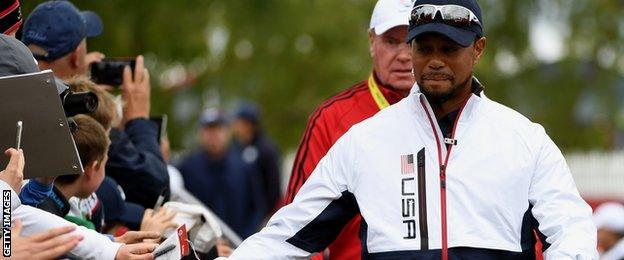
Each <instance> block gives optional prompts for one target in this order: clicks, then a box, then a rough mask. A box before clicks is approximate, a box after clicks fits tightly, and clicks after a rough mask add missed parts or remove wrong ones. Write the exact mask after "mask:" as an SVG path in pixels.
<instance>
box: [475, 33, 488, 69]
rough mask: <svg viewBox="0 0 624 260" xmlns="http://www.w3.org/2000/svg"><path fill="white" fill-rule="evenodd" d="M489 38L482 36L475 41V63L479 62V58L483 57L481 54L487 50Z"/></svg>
mask: <svg viewBox="0 0 624 260" xmlns="http://www.w3.org/2000/svg"><path fill="white" fill-rule="evenodd" d="M486 42H487V39H486V38H485V37H481V38H479V39H478V40H476V41H475V43H474V64H477V62H478V61H479V59H481V55H483V53H484V52H485V45H486Z"/></svg>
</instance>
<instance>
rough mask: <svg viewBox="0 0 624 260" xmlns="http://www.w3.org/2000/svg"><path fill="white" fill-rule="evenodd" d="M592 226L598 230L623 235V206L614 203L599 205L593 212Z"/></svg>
mask: <svg viewBox="0 0 624 260" xmlns="http://www.w3.org/2000/svg"><path fill="white" fill-rule="evenodd" d="M593 218H594V224H596V227H597V228H598V229H601V228H604V229H609V230H611V231H614V232H618V233H624V205H622V204H620V203H615V202H606V203H603V204H601V205H600V206H599V207H598V208H596V210H595V211H594V217H593Z"/></svg>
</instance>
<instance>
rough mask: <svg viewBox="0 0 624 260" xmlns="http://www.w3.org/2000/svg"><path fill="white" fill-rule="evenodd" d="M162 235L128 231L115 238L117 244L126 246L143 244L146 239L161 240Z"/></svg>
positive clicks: (151, 232) (150, 232)
mask: <svg viewBox="0 0 624 260" xmlns="http://www.w3.org/2000/svg"><path fill="white" fill-rule="evenodd" d="M161 236H162V235H161V234H160V233H158V232H155V231H128V232H126V233H124V234H123V235H121V236H118V237H115V242H117V243H124V244H136V243H142V242H143V240H144V239H160V237H161Z"/></svg>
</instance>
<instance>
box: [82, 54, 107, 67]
mask: <svg viewBox="0 0 624 260" xmlns="http://www.w3.org/2000/svg"><path fill="white" fill-rule="evenodd" d="M102 59H104V54H103V53H101V52H98V51H93V52H89V53H87V55H85V64H87V66H90V65H91V63H96V62H101V61H102Z"/></svg>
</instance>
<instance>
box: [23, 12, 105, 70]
mask: <svg viewBox="0 0 624 260" xmlns="http://www.w3.org/2000/svg"><path fill="white" fill-rule="evenodd" d="M50 25H54V26H50ZM102 29H103V26H102V21H101V20H100V17H99V16H98V15H97V14H95V13H94V12H91V11H79V10H78V9H77V8H76V7H75V6H74V5H72V4H71V3H70V2H68V1H48V2H44V3H42V4H40V5H38V6H37V7H36V8H35V9H34V10H33V11H32V13H31V14H30V15H29V16H28V18H26V21H25V22H24V33H23V36H22V42H23V43H24V44H25V45H26V46H28V48H29V49H30V50H31V51H32V53H33V56H34V57H35V58H36V59H37V61H38V63H39V64H38V65H39V68H40V69H41V70H46V69H51V70H52V71H53V72H54V75H56V77H58V78H60V79H63V80H68V79H70V78H71V77H73V76H76V75H87V73H88V69H89V65H90V63H93V62H98V61H100V60H101V59H102V58H103V55H102V54H101V53H99V52H92V53H87V40H86V38H87V37H95V36H98V35H100V34H101V33H102Z"/></svg>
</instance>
